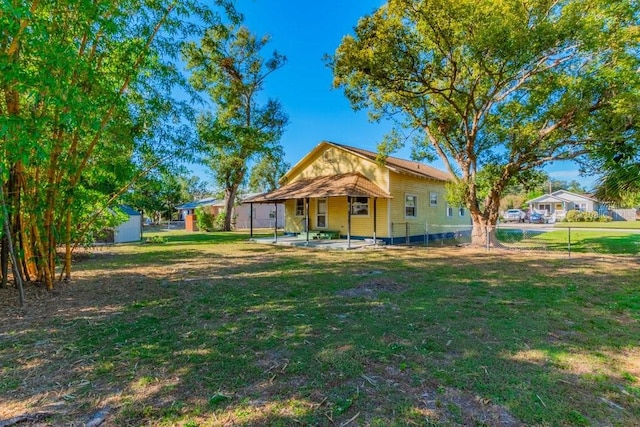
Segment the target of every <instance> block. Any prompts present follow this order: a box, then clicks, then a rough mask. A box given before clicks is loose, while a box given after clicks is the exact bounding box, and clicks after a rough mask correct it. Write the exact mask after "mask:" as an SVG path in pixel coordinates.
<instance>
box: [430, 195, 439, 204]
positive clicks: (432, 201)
mask: <svg viewBox="0 0 640 427" xmlns="http://www.w3.org/2000/svg"><path fill="white" fill-rule="evenodd" d="M429 206H431V207H435V206H438V193H433V192H431V193H429Z"/></svg>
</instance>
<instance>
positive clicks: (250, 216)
mask: <svg viewBox="0 0 640 427" xmlns="http://www.w3.org/2000/svg"><path fill="white" fill-rule="evenodd" d="M249 240H253V203H249Z"/></svg>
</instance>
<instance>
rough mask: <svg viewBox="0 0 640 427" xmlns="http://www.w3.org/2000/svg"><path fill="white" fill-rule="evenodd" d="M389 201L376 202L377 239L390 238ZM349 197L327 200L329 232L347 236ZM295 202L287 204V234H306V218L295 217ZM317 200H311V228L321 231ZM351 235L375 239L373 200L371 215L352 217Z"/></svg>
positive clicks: (370, 202)
mask: <svg viewBox="0 0 640 427" xmlns="http://www.w3.org/2000/svg"><path fill="white" fill-rule="evenodd" d="M388 202H389V200H388V199H378V200H377V202H376V205H377V207H376V211H377V212H376V213H377V220H376V226H377V227H376V228H377V233H376V237H389V235H388V228H389V227H388V225H387V224H388V214H387V213H388V207H387V205H388ZM347 205H348V202H347V197H329V198H328V199H327V226H326V227H325V228H323V229H324V230H328V231H338V232H340V235H342V236H346V235H347V223H348V208H347ZM295 207H296V204H295V200H288V201H287V202H286V203H285V231H286V232H287V233H302V232H304V218H303V217H301V216H295ZM317 208H318V203H317V199H310V200H309V228H310V229H311V230H319V229H320V228H318V224H317ZM351 235H352V236H359V237H373V199H370V200H369V215H368V216H360V215H352V216H351Z"/></svg>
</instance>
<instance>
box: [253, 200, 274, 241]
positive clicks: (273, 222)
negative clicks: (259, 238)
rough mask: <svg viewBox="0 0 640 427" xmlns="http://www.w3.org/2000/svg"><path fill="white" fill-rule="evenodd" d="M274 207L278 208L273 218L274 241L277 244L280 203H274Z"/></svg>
mask: <svg viewBox="0 0 640 427" xmlns="http://www.w3.org/2000/svg"><path fill="white" fill-rule="evenodd" d="M273 206H274V207H275V208H276V209H275V212H274V213H275V217H274V218H273V223H274V224H275V225H274V226H273V241H274V242H277V241H278V202H276V203H274V204H273ZM252 221H253V220H252Z"/></svg>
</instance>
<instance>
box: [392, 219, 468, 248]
mask: <svg viewBox="0 0 640 427" xmlns="http://www.w3.org/2000/svg"><path fill="white" fill-rule="evenodd" d="M470 242H471V225H438V224H418V223H412V222H394V223H391V244H392V245H424V246H445V245H463V244H468V243H470Z"/></svg>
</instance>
